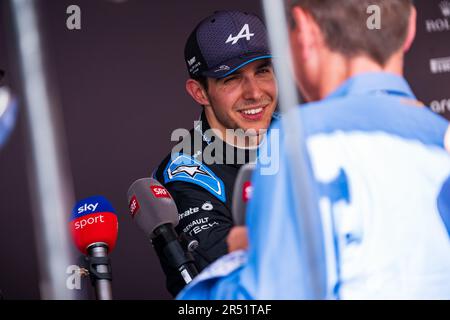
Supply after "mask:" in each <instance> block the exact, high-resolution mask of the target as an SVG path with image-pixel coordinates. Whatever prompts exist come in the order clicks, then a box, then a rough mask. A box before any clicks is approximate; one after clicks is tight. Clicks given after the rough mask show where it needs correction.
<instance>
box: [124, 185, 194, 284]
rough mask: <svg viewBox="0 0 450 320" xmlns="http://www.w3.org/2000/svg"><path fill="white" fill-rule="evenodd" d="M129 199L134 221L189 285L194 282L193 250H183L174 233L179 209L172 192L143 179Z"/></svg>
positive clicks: (131, 188) (130, 193)
mask: <svg viewBox="0 0 450 320" xmlns="http://www.w3.org/2000/svg"><path fill="white" fill-rule="evenodd" d="M127 196H128V204H129V209H130V213H131V216H132V218H133V220H134V221H135V222H136V223H137V225H138V226H139V227H140V228H141V229H142V230H143V231H144V233H145V234H146V235H147V236H149V237H150V240H151V242H152V245H153V247H154V248H155V250H157V251H159V252H161V253H162V255H164V257H165V258H166V259H167V261H169V263H170V265H171V266H173V267H175V268H177V269H178V271H179V272H180V273H181V276H182V277H183V279H184V281H185V283H186V284H188V283H189V282H191V281H192V279H193V278H194V277H195V276H196V275H197V274H198V271H197V267H196V266H195V264H194V258H193V256H192V254H191V253H190V251H191V249H189V251H186V250H184V248H183V246H182V245H181V243H180V239H179V237H178V234H177V232H176V231H175V226H177V225H178V222H179V217H178V210H177V206H176V205H175V202H174V201H173V199H172V197H171V196H170V194H169V191H167V190H166V188H164V187H163V186H162V185H161V184H160V183H159V182H158V181H157V180H155V179H153V178H143V179H139V180H137V181H135V182H134V183H133V184H132V185H131V186H130V188H129V189H128V193H127ZM192 244H193V243H191V245H192ZM193 245H194V246H195V244H193Z"/></svg>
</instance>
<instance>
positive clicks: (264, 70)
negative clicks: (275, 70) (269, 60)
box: [258, 68, 270, 73]
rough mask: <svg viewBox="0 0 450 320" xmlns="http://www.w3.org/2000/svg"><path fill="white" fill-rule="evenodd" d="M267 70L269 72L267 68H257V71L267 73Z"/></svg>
mask: <svg viewBox="0 0 450 320" xmlns="http://www.w3.org/2000/svg"><path fill="white" fill-rule="evenodd" d="M268 72H270V69H269V68H262V69H259V70H258V73H268Z"/></svg>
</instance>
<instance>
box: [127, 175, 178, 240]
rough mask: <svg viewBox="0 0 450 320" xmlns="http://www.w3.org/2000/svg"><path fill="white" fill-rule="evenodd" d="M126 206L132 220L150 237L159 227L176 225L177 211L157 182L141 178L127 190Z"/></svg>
mask: <svg viewBox="0 0 450 320" xmlns="http://www.w3.org/2000/svg"><path fill="white" fill-rule="evenodd" d="M127 196H128V206H129V209H130V213H131V216H132V217H133V220H134V221H136V223H137V224H138V225H139V227H140V228H141V229H142V230H143V231H144V232H145V233H146V234H147V235H150V236H153V231H154V230H155V229H156V228H158V227H159V226H161V225H163V224H166V223H171V224H172V225H173V226H174V227H175V226H176V225H178V221H179V218H178V209H177V206H176V204H175V202H174V201H173V199H172V197H171V196H170V194H169V191H167V189H166V188H164V187H163V186H162V185H161V184H160V183H159V182H158V181H157V180H155V179H153V178H143V179H139V180H137V181H135V182H134V183H133V184H132V185H131V187H130V188H129V189H128V193H127Z"/></svg>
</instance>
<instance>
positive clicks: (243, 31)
mask: <svg viewBox="0 0 450 320" xmlns="http://www.w3.org/2000/svg"><path fill="white" fill-rule="evenodd" d="M254 35H255V34H254V33H250V28H249V26H248V24H247V23H246V24H245V25H244V26H243V27H242V29H241V31H239V34H238V35H237V36H236V37H233V34H230V35H229V36H228V39H227V41H226V42H225V43H228V42H231V41H233V42H231V45H234V44H236V43H237V42H238V41H239V39H242V38H246V39H247V41H250V38H251V37H253V36H254Z"/></svg>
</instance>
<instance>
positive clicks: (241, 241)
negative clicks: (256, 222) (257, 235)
mask: <svg viewBox="0 0 450 320" xmlns="http://www.w3.org/2000/svg"><path fill="white" fill-rule="evenodd" d="M227 245H228V252H233V251H237V250H242V249H244V250H245V249H247V248H248V236H247V227H244V226H238V227H233V228H232V229H231V230H230V233H229V234H228V236H227Z"/></svg>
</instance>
